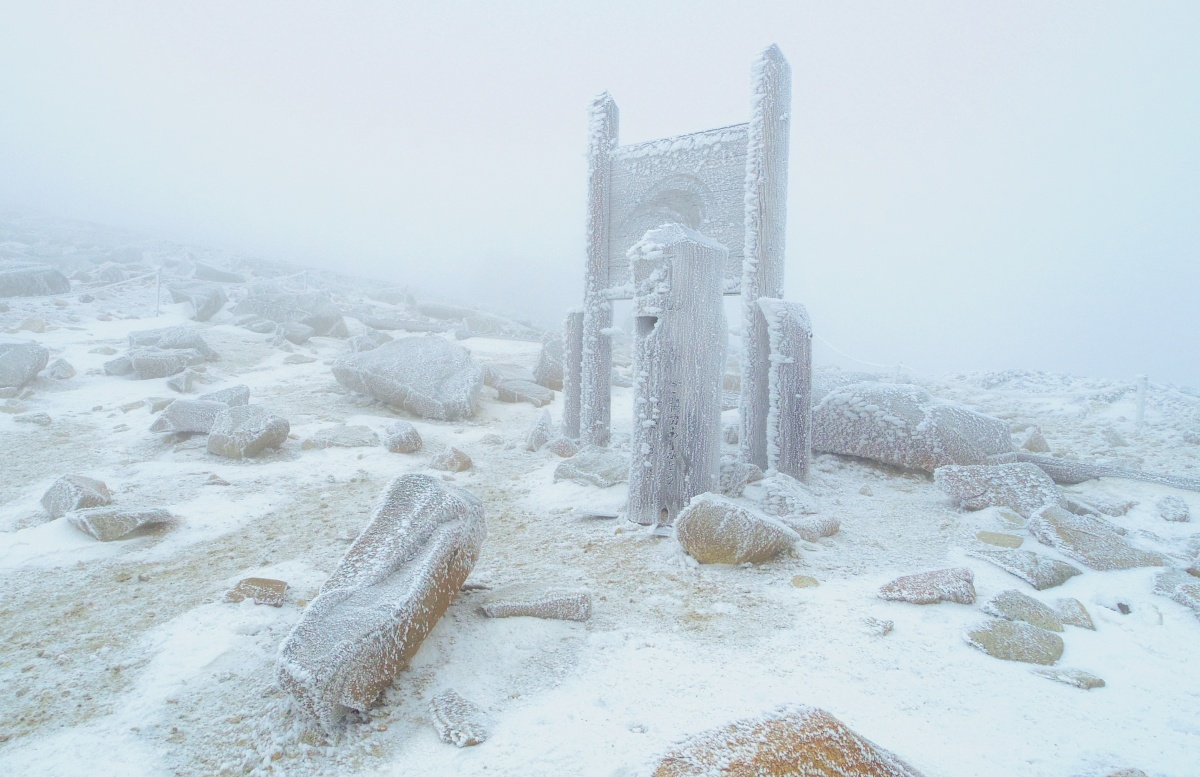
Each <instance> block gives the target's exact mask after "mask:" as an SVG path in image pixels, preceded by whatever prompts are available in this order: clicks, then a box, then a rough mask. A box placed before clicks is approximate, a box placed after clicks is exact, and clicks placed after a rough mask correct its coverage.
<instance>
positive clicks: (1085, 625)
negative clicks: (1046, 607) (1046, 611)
mask: <svg viewBox="0 0 1200 777" xmlns="http://www.w3.org/2000/svg"><path fill="white" fill-rule="evenodd" d="M1054 615H1055V617H1057V618H1058V620H1059V622H1060V623H1062V624H1063V625H1064V626H1078V627H1079V628H1081V629H1088V630H1089V631H1095V630H1096V625H1095V624H1094V623H1092V616H1091V615H1090V614H1088V611H1087V608H1086V607H1084V606H1083V602H1081V601H1079V600H1078V599H1073V598H1070V597H1065V598H1062V599H1058V600H1057V601H1055V602H1054Z"/></svg>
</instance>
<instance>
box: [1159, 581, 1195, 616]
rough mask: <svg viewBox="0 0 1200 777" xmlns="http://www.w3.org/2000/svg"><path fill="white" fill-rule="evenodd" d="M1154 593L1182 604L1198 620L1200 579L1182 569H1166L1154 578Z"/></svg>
mask: <svg viewBox="0 0 1200 777" xmlns="http://www.w3.org/2000/svg"><path fill="white" fill-rule="evenodd" d="M1154 593H1156V594H1159V595H1161V596H1165V597H1167V598H1168V599H1170V600H1172V601H1174V602H1178V603H1179V604H1182V605H1183V606H1184V607H1187V608H1188V609H1190V610H1191V611H1192V612H1193V613H1195V614H1196V617H1197V618H1200V577H1193V576H1192V575H1190V574H1188V573H1187V572H1185V571H1183V570H1182V569H1168V570H1167V571H1165V572H1160V573H1159V574H1158V575H1156V576H1155V578H1154Z"/></svg>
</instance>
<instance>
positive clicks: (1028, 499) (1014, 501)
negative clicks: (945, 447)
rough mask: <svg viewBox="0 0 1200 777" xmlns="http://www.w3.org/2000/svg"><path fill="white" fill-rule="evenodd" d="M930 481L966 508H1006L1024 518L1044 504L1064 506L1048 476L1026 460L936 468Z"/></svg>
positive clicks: (1060, 494)
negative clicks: (1023, 461)
mask: <svg viewBox="0 0 1200 777" xmlns="http://www.w3.org/2000/svg"><path fill="white" fill-rule="evenodd" d="M933 482H934V483H936V484H937V486H938V488H940V489H942V490H943V491H945V492H946V493H947V494H949V495H950V497H951V498H953V499H954V500H955V501H956V502H958V503H959V504H961V505H962V506H963V507H965V508H967V509H968V510H982V509H984V508H986V507H1007V508H1009V509H1012V510H1016V511H1017V512H1018V513H1020V514H1021V517H1022V518H1028V517H1029V516H1031V515H1033V514H1034V513H1035V512H1037V511H1038V510H1039V509H1041V508H1042V507H1045V506H1046V505H1059V506H1065V502H1064V500H1063V496H1062V492H1061V491H1060V490H1059V488H1058V486H1056V485H1055V484H1054V481H1053V480H1051V479H1050V476H1049V475H1047V474H1046V473H1045V472H1042V470H1040V469H1039V468H1038V467H1037V466H1035V465H1033V464H1028V463H1019V464H977V465H970V466H945V467H938V468H937V469H936V470H935V471H934V473H933Z"/></svg>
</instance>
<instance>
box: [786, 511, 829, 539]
mask: <svg viewBox="0 0 1200 777" xmlns="http://www.w3.org/2000/svg"><path fill="white" fill-rule="evenodd" d="M779 520H780V521H782V522H783V523H784V525H786V526H787V527H788V528H789V529H791V530H792V531H794V532H796V534H799V535H800V539H802V540H804V541H805V542H816V541H817V540H819V539H821V538H822V537H832V536H833V535H835V534H837V533H838V531H839V530H840V529H841V528H842V524H841V521H839V520H838V519H837V518H831V517H830V516H827V515H782V516H780V517H779Z"/></svg>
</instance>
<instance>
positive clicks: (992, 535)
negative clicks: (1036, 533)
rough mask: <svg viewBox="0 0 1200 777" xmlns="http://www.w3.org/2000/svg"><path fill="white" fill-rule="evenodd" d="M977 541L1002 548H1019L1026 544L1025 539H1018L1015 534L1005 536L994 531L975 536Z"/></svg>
mask: <svg viewBox="0 0 1200 777" xmlns="http://www.w3.org/2000/svg"><path fill="white" fill-rule="evenodd" d="M975 539H977V540H979V541H980V542H984V543H987V544H988V545H995V546H996V547H1000V548H1019V547H1021V545H1023V544H1024V543H1025V540H1024V538H1022V537H1018V536H1017V535H1015V534H1004V533H1002V532H994V531H981V532H978V533H976V535H975Z"/></svg>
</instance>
